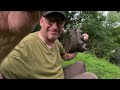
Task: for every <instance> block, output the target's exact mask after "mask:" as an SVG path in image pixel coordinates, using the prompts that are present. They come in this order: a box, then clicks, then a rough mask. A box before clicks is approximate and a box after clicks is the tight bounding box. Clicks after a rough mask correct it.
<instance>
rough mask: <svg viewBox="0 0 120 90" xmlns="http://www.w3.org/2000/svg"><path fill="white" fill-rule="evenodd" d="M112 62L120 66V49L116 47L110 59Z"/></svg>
mask: <svg viewBox="0 0 120 90" xmlns="http://www.w3.org/2000/svg"><path fill="white" fill-rule="evenodd" d="M110 62H112V63H115V64H116V65H118V66H120V47H116V48H115V49H114V51H113V54H112V55H111V57H110Z"/></svg>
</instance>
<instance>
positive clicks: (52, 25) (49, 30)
mask: <svg viewBox="0 0 120 90" xmlns="http://www.w3.org/2000/svg"><path fill="white" fill-rule="evenodd" d="M64 24H65V20H64V18H63V17H62V16H61V15H60V14H58V15H56V14H50V15H48V16H45V17H42V18H41V20H40V25H41V30H42V31H41V32H42V34H43V35H44V38H46V39H47V40H51V41H55V40H56V39H58V37H59V36H60V35H61V33H62V31H63V29H64Z"/></svg>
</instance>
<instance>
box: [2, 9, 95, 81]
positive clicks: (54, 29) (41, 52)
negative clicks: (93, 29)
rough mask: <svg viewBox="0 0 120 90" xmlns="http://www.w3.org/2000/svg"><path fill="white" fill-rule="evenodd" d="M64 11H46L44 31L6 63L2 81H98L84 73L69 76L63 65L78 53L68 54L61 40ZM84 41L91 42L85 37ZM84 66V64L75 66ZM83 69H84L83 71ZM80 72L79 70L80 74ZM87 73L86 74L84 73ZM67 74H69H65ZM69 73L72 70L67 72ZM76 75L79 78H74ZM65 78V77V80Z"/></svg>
mask: <svg viewBox="0 0 120 90" xmlns="http://www.w3.org/2000/svg"><path fill="white" fill-rule="evenodd" d="M66 20H67V18H66V13H65V12H64V11H46V12H44V13H43V15H42V17H41V19H40V26H41V29H40V31H38V32H34V33H31V34H29V35H28V36H26V37H25V38H24V39H23V40H22V41H21V42H20V43H19V44H18V45H17V46H16V47H15V48H14V50H13V51H12V52H11V53H10V54H9V55H8V56H7V57H6V58H5V59H4V60H3V62H2V63H1V67H0V72H1V74H0V75H1V78H6V79H64V78H73V79H76V78H79V77H80V78H81V77H83V78H87V77H92V78H91V79H93V78H97V77H96V76H95V75H93V74H88V73H83V72H82V74H81V72H79V73H77V72H75V73H73V75H74V76H71V73H69V74H70V75H68V76H66V75H67V74H68V73H67V69H66V70H64V71H63V68H62V64H61V61H62V59H64V60H71V59H73V58H74V57H75V56H76V54H77V52H75V53H67V54H65V52H64V49H63V47H62V45H61V44H60V42H59V41H58V37H59V36H60V35H61V33H62V31H63V29H64V25H65V23H66ZM83 36H84V40H87V39H88V35H87V34H83ZM77 65H81V66H84V65H83V64H79V63H77V64H74V65H73V66H72V67H75V66H77ZM81 68H82V67H81ZM70 69H71V67H70ZM78 71H79V70H78ZM82 71H84V70H82ZM64 72H65V73H66V74H64ZM68 72H69V70H68ZM76 73H77V75H75V74H76ZM64 75H65V77H64Z"/></svg>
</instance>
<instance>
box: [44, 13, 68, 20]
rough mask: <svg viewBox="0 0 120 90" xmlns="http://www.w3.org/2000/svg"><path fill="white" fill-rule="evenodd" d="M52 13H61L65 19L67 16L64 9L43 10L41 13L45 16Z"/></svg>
mask: <svg viewBox="0 0 120 90" xmlns="http://www.w3.org/2000/svg"><path fill="white" fill-rule="evenodd" d="M52 13H60V14H61V15H63V17H64V18H65V20H66V21H67V16H66V13H65V11H45V12H44V13H43V16H47V15H49V14H52Z"/></svg>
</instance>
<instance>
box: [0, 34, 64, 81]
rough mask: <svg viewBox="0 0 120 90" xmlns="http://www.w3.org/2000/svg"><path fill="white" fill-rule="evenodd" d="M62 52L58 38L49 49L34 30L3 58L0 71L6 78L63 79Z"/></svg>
mask: <svg viewBox="0 0 120 90" xmlns="http://www.w3.org/2000/svg"><path fill="white" fill-rule="evenodd" d="M62 52H63V47H62V45H61V44H60V42H59V41H58V40H56V41H55V43H54V47H53V48H50V49H49V48H48V47H47V45H46V44H45V43H44V42H43V41H42V40H41V39H40V38H39V37H38V36H37V32H34V33H31V34H29V35H28V36H26V37H25V38H24V39H23V40H22V41H21V42H20V43H19V44H18V45H17V46H16V47H15V49H14V50H13V51H12V52H11V53H10V54H9V55H8V56H7V57H6V58H5V59H4V60H3V62H2V63H1V65H0V72H1V73H2V74H3V75H4V77H5V78H7V79H63V78H64V73H63V69H62V65H61V61H62V58H61V56H60V53H62Z"/></svg>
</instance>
